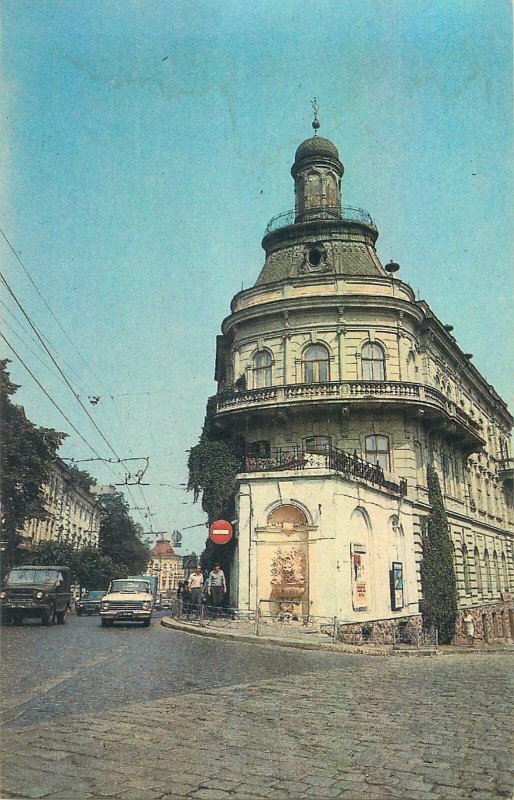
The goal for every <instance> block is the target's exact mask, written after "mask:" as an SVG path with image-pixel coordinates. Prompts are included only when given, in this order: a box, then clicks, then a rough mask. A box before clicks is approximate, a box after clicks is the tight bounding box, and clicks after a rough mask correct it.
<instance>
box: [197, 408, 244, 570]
mask: <svg viewBox="0 0 514 800" xmlns="http://www.w3.org/2000/svg"><path fill="white" fill-rule="evenodd" d="M215 413H216V396H213V397H210V398H209V400H208V401H207V409H206V412H205V421H204V425H203V430H202V434H201V436H200V441H199V442H198V444H197V445H195V446H194V447H192V448H191V451H190V453H189V459H188V470H189V478H188V484H187V488H188V489H189V490H190V491H192V492H193V493H194V500H195V502H196V501H197V500H198V498H199V497H200V495H201V498H202V508H203V510H204V511H205V513H206V514H207V518H208V522H209V523H211V522H214V521H215V520H217V519H228V520H231V519H232V518H233V516H234V484H235V478H236V475H237V473H238V471H239V469H240V467H241V461H242V459H243V456H244V441H243V439H242V438H241V437H237V438H234V437H232V435H231V434H230V433H226V432H225V431H224V430H222V429H220V428H218V427H217V425H216V422H215ZM234 546H235V541H234V539H232V540H231V542H229V543H228V544H226V545H223V546H222V547H220V546H219V545H215V544H214V543H213V542H211V540H210V539H208V540H207V543H206V547H205V550H204V552H203V553H202V556H201V564H202V567H204V568H205V569H210V568H211V567H212V566H213V564H214V562H215V561H219V562H220V564H221V566H222V568H223V569H224V571H225V570H226V569H227V568H228V567H229V562H230V559H231V556H232V553H233V549H234Z"/></svg>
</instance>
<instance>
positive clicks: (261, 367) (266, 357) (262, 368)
mask: <svg viewBox="0 0 514 800" xmlns="http://www.w3.org/2000/svg"><path fill="white" fill-rule="evenodd" d="M253 374H254V381H253V385H254V387H255V388H256V389H263V388H264V387H266V386H271V355H270V353H269V352H268V351H267V350H259V352H258V353H256V354H255V356H254V359H253Z"/></svg>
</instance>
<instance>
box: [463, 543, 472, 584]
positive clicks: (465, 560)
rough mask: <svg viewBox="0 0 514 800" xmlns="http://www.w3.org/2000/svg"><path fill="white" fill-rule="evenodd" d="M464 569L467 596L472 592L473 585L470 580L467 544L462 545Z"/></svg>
mask: <svg viewBox="0 0 514 800" xmlns="http://www.w3.org/2000/svg"><path fill="white" fill-rule="evenodd" d="M462 569H463V572H464V591H465V592H466V594H469V593H470V591H471V583H470V580H469V562H468V548H467V547H466V545H465V544H463V545H462Z"/></svg>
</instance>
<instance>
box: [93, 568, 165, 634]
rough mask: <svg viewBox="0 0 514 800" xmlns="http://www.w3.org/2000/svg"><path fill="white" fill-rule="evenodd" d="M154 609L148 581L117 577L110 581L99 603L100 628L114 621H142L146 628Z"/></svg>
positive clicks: (112, 623) (106, 626) (108, 625)
mask: <svg viewBox="0 0 514 800" xmlns="http://www.w3.org/2000/svg"><path fill="white" fill-rule="evenodd" d="M153 609H154V597H153V594H152V586H151V583H150V581H145V580H142V579H140V578H137V579H134V578H119V579H116V580H114V581H111V583H110V584H109V588H108V589H107V593H106V594H105V595H104V596H103V597H102V600H101V603H100V617H101V619H102V628H108V627H110V626H111V625H114V623H115V622H142V623H143V625H144V626H145V627H146V628H148V626H149V625H150V620H151V618H152V611H153Z"/></svg>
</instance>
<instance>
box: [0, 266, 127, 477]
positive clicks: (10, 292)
mask: <svg viewBox="0 0 514 800" xmlns="http://www.w3.org/2000/svg"><path fill="white" fill-rule="evenodd" d="M0 279H1V280H2V282H3V284H4V285H5V287H6V288H7V291H8V292H9V294H10V295H11V296H12V297H13V299H14V301H15V303H16V305H17V306H18V307H19V309H20V310H21V312H22V314H23V316H24V317H25V318H26V320H27V322H28V323H29V325H30V327H31V328H32V329H33V331H34V333H35V334H36V336H37V337H38V339H39V340H40V341H41V343H42V344H43V347H44V349H45V350H46V352H47V353H48V355H49V357H50V358H51V360H52V362H53V364H54V365H55V366H56V367H57V369H58V371H59V374H60V375H61V377H62V378H63V380H64V382H65V384H66V386H67V387H68V388H69V390H70V391H71V393H72V395H73V397H74V398H75V399H76V401H77V402H78V403H79V405H80V407H81V408H82V410H83V411H84V413H85V414H86V416H87V417H88V419H89V420H90V422H91V423H92V425H93V427H94V428H95V429H96V430H97V431H98V433H99V434H100V436H101V438H102V439H103V441H104V442H105V444H106V445H107V447H108V448H109V450H111V452H112V453H114V455H115V456H116V458H118V459H120V456H119V455H118V453H117V452H116V450H115V449H114V447H113V446H112V445H111V443H110V442H109V440H108V439H107V437H106V436H105V434H104V433H103V431H102V430H101V429H100V428H99V426H98V425H97V424H96V422H95V420H94V419H93V417H92V416H91V414H90V413H89V411H88V409H87V408H86V406H85V405H84V403H83V402H82V400H81V399H80V397H79V396H78V395H77V394H76V392H75V390H74V389H73V386H72V385H71V383H70V382H69V380H68V378H67V377H66V375H65V374H64V372H63V371H62V369H61V367H60V366H59V364H58V363H57V361H56V360H55V358H54V356H53V355H52V353H51V352H50V350H49V349H48V347H47V346H46V345H45V343H44V341H43V339H42V337H41V335H40V333H39V331H38V329H37V328H36V326H35V324H34V323H33V322H32V320H31V318H30V316H29V315H28V314H27V312H26V311H25V309H24V308H23V306H22V304H21V303H20V301H19V300H18V298H17V297H16V295H15V293H14V291H13V290H12V289H11V287H10V286H9V283H8V282H7V280H6V279H5V277H4V275H3V274H2V273H1V272H0ZM120 461H121V459H120ZM127 472H128V471H127ZM128 474H130V473H128Z"/></svg>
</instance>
